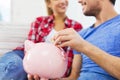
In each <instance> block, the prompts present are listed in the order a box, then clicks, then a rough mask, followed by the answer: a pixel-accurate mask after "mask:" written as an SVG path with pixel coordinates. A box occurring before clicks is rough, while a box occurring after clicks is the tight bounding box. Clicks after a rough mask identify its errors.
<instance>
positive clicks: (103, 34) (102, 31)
mask: <svg viewBox="0 0 120 80" xmlns="http://www.w3.org/2000/svg"><path fill="white" fill-rule="evenodd" d="M79 34H80V35H81V36H82V37H83V38H84V39H85V40H86V41H88V42H90V43H92V44H93V45H95V46H97V47H98V48H100V49H102V50H104V51H106V52H107V53H109V54H111V55H114V56H118V57H120V15H118V16H116V17H114V18H112V19H110V20H108V21H106V22H104V23H103V24H101V25H99V26H98V27H96V28H94V27H93V25H92V26H91V27H89V28H88V29H85V30H83V31H81V32H80V33H79ZM96 53H97V52H96ZM74 54H80V55H81V56H82V69H81V72H84V71H85V72H86V71H87V72H95V73H101V74H105V75H109V74H108V73H107V72H106V71H104V70H103V69H102V68H101V67H99V66H98V65H97V64H96V63H95V62H93V61H92V60H91V59H90V58H89V57H87V56H86V55H84V54H83V53H79V52H77V51H74ZM105 62H106V61H105Z"/></svg>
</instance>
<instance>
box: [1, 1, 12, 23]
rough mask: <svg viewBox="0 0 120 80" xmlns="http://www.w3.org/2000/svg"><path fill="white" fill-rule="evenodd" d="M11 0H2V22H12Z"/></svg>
mask: <svg viewBox="0 0 120 80" xmlns="http://www.w3.org/2000/svg"><path fill="white" fill-rule="evenodd" d="M10 20H11V0H0V22H10Z"/></svg>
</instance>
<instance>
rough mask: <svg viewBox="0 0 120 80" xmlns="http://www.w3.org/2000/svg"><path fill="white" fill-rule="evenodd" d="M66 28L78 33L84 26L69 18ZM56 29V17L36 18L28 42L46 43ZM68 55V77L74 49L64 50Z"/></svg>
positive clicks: (67, 48) (66, 21)
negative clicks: (51, 32) (54, 28)
mask: <svg viewBox="0 0 120 80" xmlns="http://www.w3.org/2000/svg"><path fill="white" fill-rule="evenodd" d="M64 23H65V28H74V29H75V30H76V31H79V30H81V29H82V26H81V24H80V23H78V22H76V21H74V20H71V19H69V18H68V17H67V18H66V19H65V22H64ZM53 27H54V16H53V15H52V16H46V17H43V16H42V17H38V18H36V20H35V22H33V23H32V24H31V29H30V32H29V34H28V40H31V41H33V42H34V43H39V42H44V41H45V38H46V36H47V35H48V34H49V33H50V31H51V30H52V28H53ZM16 49H17V50H24V47H17V48H16ZM63 49H64V50H65V52H66V54H68V68H67V71H66V73H65V76H68V74H69V73H70V72H69V71H70V68H71V65H72V59H73V52H72V49H70V48H69V47H66V48H63Z"/></svg>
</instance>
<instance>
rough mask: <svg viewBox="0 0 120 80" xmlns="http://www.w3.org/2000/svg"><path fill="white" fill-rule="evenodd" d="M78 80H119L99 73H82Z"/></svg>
mask: <svg viewBox="0 0 120 80" xmlns="http://www.w3.org/2000/svg"><path fill="white" fill-rule="evenodd" d="M78 80H117V79H115V78H113V77H111V76H108V75H103V74H99V73H93V72H82V73H81V74H80V77H79V78H78Z"/></svg>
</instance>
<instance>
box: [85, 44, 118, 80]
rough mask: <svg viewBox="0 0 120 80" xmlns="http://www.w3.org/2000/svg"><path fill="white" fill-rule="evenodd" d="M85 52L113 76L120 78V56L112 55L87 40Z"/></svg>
mask: <svg viewBox="0 0 120 80" xmlns="http://www.w3.org/2000/svg"><path fill="white" fill-rule="evenodd" d="M84 45H85V46H84V47H83V53H84V54H85V55H87V56H88V57H89V58H91V59H92V60H93V61H94V62H96V63H97V64H98V65H99V66H100V67H102V68H103V69H104V70H106V71H107V72H108V73H109V74H111V75H112V76H114V77H116V78H118V79H120V57H116V56H112V55H110V54H109V53H106V52H104V51H103V50H101V49H99V48H97V47H96V46H94V45H92V44H90V43H88V42H86V43H85V44H84Z"/></svg>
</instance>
